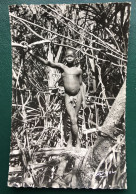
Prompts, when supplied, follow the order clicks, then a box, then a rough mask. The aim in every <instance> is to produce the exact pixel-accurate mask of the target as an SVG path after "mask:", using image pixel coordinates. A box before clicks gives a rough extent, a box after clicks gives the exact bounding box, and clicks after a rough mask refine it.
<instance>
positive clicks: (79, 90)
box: [30, 49, 85, 149]
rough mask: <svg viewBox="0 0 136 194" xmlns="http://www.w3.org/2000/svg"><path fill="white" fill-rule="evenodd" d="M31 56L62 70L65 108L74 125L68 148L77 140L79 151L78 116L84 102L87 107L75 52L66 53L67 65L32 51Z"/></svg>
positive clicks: (68, 51) (80, 71)
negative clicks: (45, 58)
mask: <svg viewBox="0 0 136 194" xmlns="http://www.w3.org/2000/svg"><path fill="white" fill-rule="evenodd" d="M30 54H31V55H32V56H34V57H35V58H36V59H38V60H39V61H41V62H42V63H43V64H45V65H47V66H50V67H52V68H58V69H60V71H61V73H62V78H63V83H64V88H65V106H66V109H67V112H68V114H69V116H70V120H71V123H72V129H71V132H70V136H69V140H68V143H67V146H68V147H69V148H71V147H72V140H75V141H76V147H77V149H79V148H80V147H81V145H80V140H79V136H78V125H77V115H78V112H79V109H80V107H81V103H82V102H83V106H85V84H84V83H83V82H82V70H81V69H80V68H79V67H76V66H75V58H76V55H75V52H74V51H73V50H72V49H68V50H67V51H66V56H65V60H66V63H67V64H66V65H64V64H62V63H54V62H50V61H46V60H44V59H43V58H41V57H39V56H35V55H34V54H33V52H32V51H30Z"/></svg>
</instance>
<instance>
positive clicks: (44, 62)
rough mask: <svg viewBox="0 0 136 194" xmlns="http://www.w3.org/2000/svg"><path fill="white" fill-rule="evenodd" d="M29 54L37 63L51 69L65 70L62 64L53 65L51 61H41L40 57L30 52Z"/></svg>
mask: <svg viewBox="0 0 136 194" xmlns="http://www.w3.org/2000/svg"><path fill="white" fill-rule="evenodd" d="M29 53H30V54H31V55H32V56H33V57H35V58H36V59H37V60H38V61H40V62H42V63H43V64H44V65H47V66H50V67H52V68H60V69H64V68H65V66H64V65H63V64H62V63H54V62H51V61H47V60H45V59H43V58H42V57H40V56H37V55H34V53H33V51H32V50H30V51H29Z"/></svg>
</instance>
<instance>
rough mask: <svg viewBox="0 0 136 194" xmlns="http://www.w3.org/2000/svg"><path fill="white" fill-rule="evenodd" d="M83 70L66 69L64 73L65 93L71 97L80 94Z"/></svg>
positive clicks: (76, 68) (77, 68)
mask: <svg viewBox="0 0 136 194" xmlns="http://www.w3.org/2000/svg"><path fill="white" fill-rule="evenodd" d="M81 74H82V70H81V69H80V68H79V67H71V68H69V67H66V68H65V69H64V72H63V73H62V78H63V82H64V88H65V92H66V93H67V94H68V95H70V96H75V95H77V94H78V92H79V90H80V85H81Z"/></svg>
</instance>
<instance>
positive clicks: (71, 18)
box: [8, 3, 130, 188]
mask: <svg viewBox="0 0 136 194" xmlns="http://www.w3.org/2000/svg"><path fill="white" fill-rule="evenodd" d="M9 15H10V26H11V39H12V78H13V81H12V136H11V150H10V164H9V180H8V185H9V186H15V187H20V186H24V187H27V186H31V187H55V188H56V187H57V188H62V187H63V188H66V187H72V188H126V187H127V185H126V162H125V85H126V82H125V80H126V68H127V67H126V63H127V49H128V48H127V45H128V29H129V16H130V4H128V3H109V4H78V5H77V4H72V5H30V6H28V5H19V6H18V5H13V6H10V7H9ZM26 45H28V46H29V45H30V46H31V47H33V51H34V53H35V55H40V56H42V57H43V58H45V59H50V60H53V61H55V62H63V63H65V60H64V53H65V50H66V49H67V48H73V49H75V50H76V54H77V64H79V63H80V67H81V68H82V71H83V81H84V83H85V84H86V86H87V95H86V104H87V107H86V108H85V109H83V107H81V110H80V112H79V119H78V125H79V131H80V134H79V135H80V138H81V147H82V148H81V153H80V154H79V153H76V152H75V151H74V150H73V151H66V150H65V146H66V141H65V139H64V129H65V131H66V132H67V137H68V135H69V130H68V129H69V128H70V127H71V126H70V120H69V118H67V113H66V110H65V105H64V88H63V83H62V81H61V74H60V72H59V71H58V70H56V69H52V68H49V67H45V66H43V64H42V63H39V62H38V61H37V60H35V59H34V58H32V57H31V56H30V54H29V52H27V51H25V46H26ZM66 118H67V119H66Z"/></svg>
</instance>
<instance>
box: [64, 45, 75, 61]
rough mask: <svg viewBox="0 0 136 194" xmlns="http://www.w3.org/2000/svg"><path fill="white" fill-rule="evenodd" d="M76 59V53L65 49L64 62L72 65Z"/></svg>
mask: <svg viewBox="0 0 136 194" xmlns="http://www.w3.org/2000/svg"><path fill="white" fill-rule="evenodd" d="M75 59H76V53H75V51H74V50H73V49H67V50H66V53H65V60H66V62H67V63H68V64H72V63H74V61H75Z"/></svg>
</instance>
